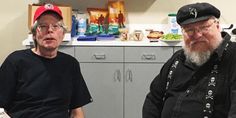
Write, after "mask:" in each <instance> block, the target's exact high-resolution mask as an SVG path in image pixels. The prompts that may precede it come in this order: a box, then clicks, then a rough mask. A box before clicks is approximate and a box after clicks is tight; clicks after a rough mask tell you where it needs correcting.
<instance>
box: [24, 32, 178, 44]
mask: <svg viewBox="0 0 236 118" xmlns="http://www.w3.org/2000/svg"><path fill="white" fill-rule="evenodd" d="M22 44H23V45H24V46H30V45H33V40H32V35H29V36H28V38H27V39H25V40H24V41H23V42H22ZM61 45H63V46H182V41H177V42H165V41H158V42H150V41H149V39H145V38H144V39H143V40H142V41H121V40H120V39H119V38H117V39H115V40H104V41H77V40H76V39H71V38H70V35H68V34H67V35H66V36H65V38H64V39H63V42H62V44H61Z"/></svg>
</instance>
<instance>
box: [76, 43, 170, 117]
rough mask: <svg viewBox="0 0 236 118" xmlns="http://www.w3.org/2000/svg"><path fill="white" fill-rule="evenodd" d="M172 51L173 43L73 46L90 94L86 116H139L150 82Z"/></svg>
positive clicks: (140, 115)
mask: <svg viewBox="0 0 236 118" xmlns="http://www.w3.org/2000/svg"><path fill="white" fill-rule="evenodd" d="M172 54H173V48H172V47H125V46H124V47H123V46H121V47H98V46H97V47H96V46H95V47H89V46H84V47H75V57H76V58H77V59H78V60H79V62H80V65H81V71H82V74H83V76H84V79H85V81H86V83H87V85H88V88H89V90H90V92H91V95H92V97H93V103H91V104H89V105H86V106H85V115H86V118H141V117H142V105H143V103H144V99H145V97H146V94H147V92H148V90H149V86H150V83H151V81H152V80H153V79H154V77H155V76H156V75H157V74H158V73H159V71H160V68H161V67H162V65H163V63H164V62H165V61H166V60H167V59H168V58H169V57H170V56H171V55H172Z"/></svg>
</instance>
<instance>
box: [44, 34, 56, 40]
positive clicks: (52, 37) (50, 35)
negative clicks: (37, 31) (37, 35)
mask: <svg viewBox="0 0 236 118" xmlns="http://www.w3.org/2000/svg"><path fill="white" fill-rule="evenodd" d="M43 39H55V37H54V36H53V35H52V34H47V35H45V36H44V37H43Z"/></svg>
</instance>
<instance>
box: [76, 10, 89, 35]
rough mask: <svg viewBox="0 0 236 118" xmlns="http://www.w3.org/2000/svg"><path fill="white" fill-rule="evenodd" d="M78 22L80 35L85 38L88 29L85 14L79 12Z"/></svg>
mask: <svg viewBox="0 0 236 118" xmlns="http://www.w3.org/2000/svg"><path fill="white" fill-rule="evenodd" d="M77 20H78V35H79V36H84V34H85V32H86V29H87V18H86V14H85V13H81V12H79V13H78V15H77Z"/></svg>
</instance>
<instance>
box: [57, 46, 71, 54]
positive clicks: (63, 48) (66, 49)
mask: <svg viewBox="0 0 236 118" xmlns="http://www.w3.org/2000/svg"><path fill="white" fill-rule="evenodd" d="M59 51H60V52H64V53H66V54H69V55H71V56H74V47H69V46H60V47H59Z"/></svg>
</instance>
